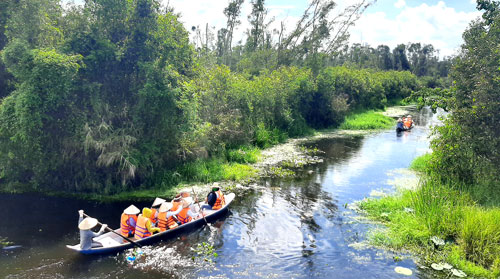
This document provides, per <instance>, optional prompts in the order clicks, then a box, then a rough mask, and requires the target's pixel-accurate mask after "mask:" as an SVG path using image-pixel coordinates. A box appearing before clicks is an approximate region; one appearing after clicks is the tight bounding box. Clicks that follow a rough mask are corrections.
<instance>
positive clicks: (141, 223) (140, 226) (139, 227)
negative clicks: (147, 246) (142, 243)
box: [134, 215, 151, 239]
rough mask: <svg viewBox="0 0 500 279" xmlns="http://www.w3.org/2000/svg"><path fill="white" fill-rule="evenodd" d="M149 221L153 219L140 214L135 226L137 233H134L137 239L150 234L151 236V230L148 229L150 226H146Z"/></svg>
mask: <svg viewBox="0 0 500 279" xmlns="http://www.w3.org/2000/svg"><path fill="white" fill-rule="evenodd" d="M148 222H151V220H149V218H146V217H144V216H142V215H140V216H139V217H138V218H137V224H136V226H135V235H134V237H135V239H143V238H146V237H148V236H151V232H149V231H148V227H147V226H146V224H147V223H148Z"/></svg>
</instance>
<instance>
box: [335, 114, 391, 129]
mask: <svg viewBox="0 0 500 279" xmlns="http://www.w3.org/2000/svg"><path fill="white" fill-rule="evenodd" d="M394 123H395V121H394V119H392V118H390V117H388V116H385V115H382V114H380V113H377V112H375V111H366V112H361V113H356V114H352V115H349V116H347V117H346V118H345V120H344V122H343V123H342V124H341V125H340V129H343V130H374V129H387V128H390V127H391V126H393V125H394Z"/></svg>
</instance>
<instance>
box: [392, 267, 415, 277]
mask: <svg viewBox="0 0 500 279" xmlns="http://www.w3.org/2000/svg"><path fill="white" fill-rule="evenodd" d="M394 271H396V273H399V274H402V275H406V276H410V275H412V274H413V272H412V271H411V269H409V268H406V267H401V266H396V268H394Z"/></svg>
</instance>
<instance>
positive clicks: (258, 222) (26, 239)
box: [0, 110, 438, 278]
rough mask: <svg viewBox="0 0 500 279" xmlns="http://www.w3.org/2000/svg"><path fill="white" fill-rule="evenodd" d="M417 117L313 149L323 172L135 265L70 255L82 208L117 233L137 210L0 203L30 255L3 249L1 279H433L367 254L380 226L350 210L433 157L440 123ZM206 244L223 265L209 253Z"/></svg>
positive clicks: (377, 253) (255, 196) (263, 193)
mask: <svg viewBox="0 0 500 279" xmlns="http://www.w3.org/2000/svg"><path fill="white" fill-rule="evenodd" d="M416 116H417V117H416V123H417V126H416V128H414V129H413V130H412V131H411V132H404V133H402V134H400V135H397V134H396V132H395V131H394V129H390V130H386V131H381V132H377V133H373V134H370V135H366V136H355V137H348V138H333V139H321V140H318V141H316V142H312V143H308V144H307V145H308V146H309V147H317V148H318V149H320V150H322V151H324V152H325V153H324V154H323V155H321V156H322V157H323V158H324V162H323V163H321V164H318V165H314V166H311V167H308V168H306V169H304V170H303V171H302V172H303V173H302V174H303V175H301V176H300V178H295V179H267V180H262V181H261V182H260V184H259V186H258V187H256V188H255V189H251V190H246V191H244V192H242V193H240V194H239V195H238V196H237V197H236V199H235V201H234V202H233V203H232V204H231V206H230V211H229V213H228V214H227V215H226V216H225V218H223V219H222V220H219V221H217V222H216V223H214V224H213V225H212V226H204V227H202V228H200V229H198V230H196V231H193V232H190V233H188V234H185V235H181V236H179V237H178V238H176V239H172V240H167V241H163V242H160V243H157V244H156V245H153V246H149V247H146V248H145V249H144V251H145V256H143V257H141V258H140V259H138V260H137V261H136V262H134V263H133V264H130V263H128V262H127V260H126V257H127V255H128V254H130V251H125V252H121V253H118V254H115V255H107V256H83V255H79V254H75V253H74V252H73V251H70V250H69V249H67V248H66V247H65V245H66V244H74V243H77V242H78V237H79V232H78V229H77V227H76V225H77V221H78V220H77V219H78V214H77V210H78V209H85V211H86V212H87V213H88V214H89V215H91V216H95V217H98V218H99V219H100V220H101V221H102V222H103V223H107V224H109V225H110V226H111V227H113V228H116V227H118V225H119V216H120V214H121V212H122V210H123V209H124V208H125V207H127V206H128V205H129V204H130V202H124V203H112V204H102V203H96V202H88V201H80V200H76V199H68V198H59V197H44V196H39V195H6V194H1V195H0V210H1V212H2V216H3V218H1V219H0V238H1V237H7V238H8V240H9V241H11V242H13V243H14V244H15V245H21V247H18V248H14V249H10V250H0V278H4V277H5V278H152V277H156V278H402V277H403V276H402V275H398V274H396V273H395V272H394V268H395V267H396V266H403V267H407V268H410V269H412V270H413V272H414V273H413V275H412V276H410V277H406V278H412V277H413V278H431V277H432V274H427V273H426V271H425V270H420V269H419V268H418V267H416V265H415V264H414V263H413V260H411V259H410V258H407V257H404V255H401V254H392V253H390V252H386V251H383V250H380V249H376V248H369V247H368V248H366V247H364V248H363V245H359V243H361V242H363V240H365V239H366V237H367V231H369V230H370V229H373V228H374V227H376V226H377V225H374V224H370V223H369V222H364V221H362V220H361V221H360V219H359V218H358V217H359V216H358V214H357V213H356V212H354V211H353V210H352V209H350V207H349V206H348V205H349V204H352V203H353V202H354V201H357V200H361V199H363V198H364V197H368V196H370V194H371V193H372V194H373V193H379V192H390V191H393V188H394V187H393V185H392V183H391V181H392V180H394V179H395V178H397V177H402V176H405V175H406V174H405V173H404V172H401V171H400V170H401V169H404V168H407V167H408V166H409V165H410V163H411V161H412V160H413V159H414V158H415V157H417V156H419V155H421V154H424V153H425V152H427V151H428V148H429V138H428V135H429V131H430V130H429V126H430V125H435V124H436V123H438V119H437V116H436V115H433V114H432V113H431V112H430V111H428V110H422V111H421V112H420V113H416ZM311 171H312V172H311ZM135 204H136V205H137V206H138V207H140V208H141V207H142V206H147V205H149V203H148V204H141V203H135ZM202 243H208V244H209V245H211V246H213V248H214V250H215V252H216V253H217V254H218V256H217V257H213V256H204V255H202V254H200V253H199V250H196V249H197V246H198V245H199V244H202ZM360 247H361V248H360ZM394 257H402V258H403V260H402V261H397V262H396V261H395V260H394Z"/></svg>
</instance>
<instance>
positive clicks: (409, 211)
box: [405, 207, 414, 213]
mask: <svg viewBox="0 0 500 279" xmlns="http://www.w3.org/2000/svg"><path fill="white" fill-rule="evenodd" d="M413 211H414V210H413V208H409V207H405V212H407V213H413Z"/></svg>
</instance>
